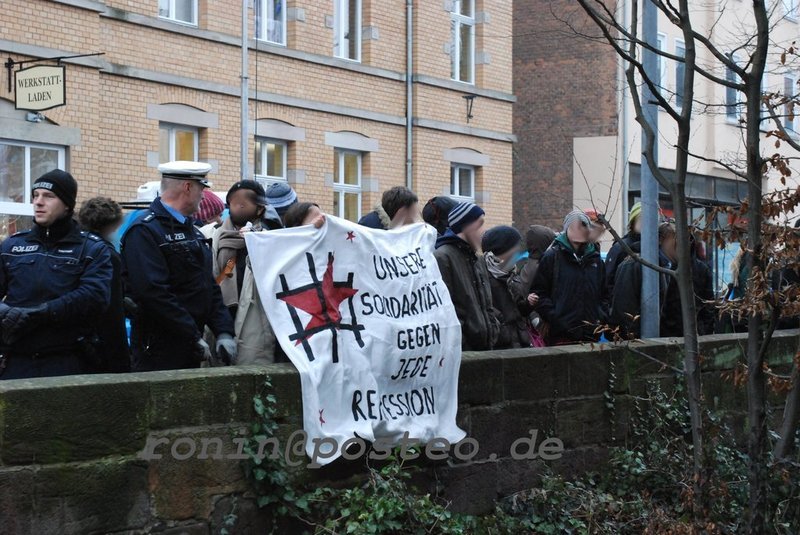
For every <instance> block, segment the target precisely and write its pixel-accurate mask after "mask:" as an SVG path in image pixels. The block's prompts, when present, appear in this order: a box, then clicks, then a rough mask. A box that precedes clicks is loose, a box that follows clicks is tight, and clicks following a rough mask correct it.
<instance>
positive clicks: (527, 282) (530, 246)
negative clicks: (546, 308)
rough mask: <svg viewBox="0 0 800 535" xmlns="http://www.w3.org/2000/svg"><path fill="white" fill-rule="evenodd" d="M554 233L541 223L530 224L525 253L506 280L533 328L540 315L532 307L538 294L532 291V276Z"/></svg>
mask: <svg viewBox="0 0 800 535" xmlns="http://www.w3.org/2000/svg"><path fill="white" fill-rule="evenodd" d="M555 238H556V233H555V232H553V229H551V228H549V227H545V226H542V225H531V226H530V227H529V228H528V232H526V233H525V246H526V249H527V255H526V256H524V257H521V258H520V259H519V260H518V261H517V264H516V265H515V266H514V269H513V270H512V272H511V276H510V277H509V280H508V290H509V291H510V292H511V296H512V297H513V299H514V302H515V303H516V304H517V308H518V309H519V311H520V313H522V314H523V316H525V317H527V318H528V322H529V323H530V325H531V327H533V328H534V329H536V328H538V326H539V323H540V322H541V317H540V316H539V314H538V313H536V310H535V309H534V307H535V306H536V303H538V301H539V296H538V295H536V294H535V293H533V292H532V287H533V278H534V277H535V276H536V271H537V270H538V269H539V262H540V260H541V258H542V255H543V254H544V252H545V251H546V250H547V249H548V248H549V247H550V245H551V244H552V243H553V240H554V239H555Z"/></svg>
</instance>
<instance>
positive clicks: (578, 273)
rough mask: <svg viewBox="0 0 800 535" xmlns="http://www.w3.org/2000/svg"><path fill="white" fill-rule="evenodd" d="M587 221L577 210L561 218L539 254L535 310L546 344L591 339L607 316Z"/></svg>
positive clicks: (600, 272)
mask: <svg viewBox="0 0 800 535" xmlns="http://www.w3.org/2000/svg"><path fill="white" fill-rule="evenodd" d="M590 227H591V221H589V218H588V216H587V215H586V214H585V213H583V212H582V211H580V210H574V211H572V212H570V213H569V214H568V215H567V217H566V218H565V219H564V231H563V232H561V233H560V234H559V235H558V236H556V239H555V241H554V242H553V245H552V246H551V247H550V248H549V249H548V250H547V251H546V252H545V253H544V255H542V259H541V261H540V262H539V269H538V270H537V271H536V276H535V277H534V279H533V293H535V294H536V295H537V296H538V297H539V301H538V303H537V304H536V307H535V308H536V312H538V313H539V315H540V316H541V317H542V319H543V320H544V321H545V322H546V324H547V326H546V328H543V329H542V330H540V332H542V335H543V336H544V338H545V341H546V342H547V344H548V345H562V344H569V343H575V342H592V341H597V340H598V339H599V335H598V334H595V330H596V329H597V327H598V326H600V325H602V324H605V323H606V321H607V319H608V303H607V297H606V293H605V269H604V267H603V260H602V259H601V258H600V253H599V252H598V251H597V246H596V245H595V244H593V243H591V242H589V230H590Z"/></svg>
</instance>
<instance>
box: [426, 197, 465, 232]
mask: <svg viewBox="0 0 800 535" xmlns="http://www.w3.org/2000/svg"><path fill="white" fill-rule="evenodd" d="M456 204H458V203H457V202H456V201H454V200H453V199H451V198H450V197H446V196H444V195H442V196H439V197H432V198H431V199H430V200H429V201H428V203H427V204H426V205H425V207H424V208H423V209H422V219H423V220H424V221H425V222H426V223H427V224H429V225H431V226H432V227H433V228H435V229H436V232H438V233H439V236H441V235H442V234H444V233H445V232H446V231H447V214H449V213H450V210H452V209H453V208H455V206H456Z"/></svg>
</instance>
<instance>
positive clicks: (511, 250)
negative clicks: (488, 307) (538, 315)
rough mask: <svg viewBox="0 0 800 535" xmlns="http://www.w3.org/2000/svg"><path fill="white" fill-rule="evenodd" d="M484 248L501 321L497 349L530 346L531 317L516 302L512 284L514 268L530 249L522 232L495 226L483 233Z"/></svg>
mask: <svg viewBox="0 0 800 535" xmlns="http://www.w3.org/2000/svg"><path fill="white" fill-rule="evenodd" d="M481 248H482V249H483V256H484V258H485V260H486V267H487V269H488V271H489V285H490V286H491V289H492V306H493V308H494V309H495V310H497V312H498V314H499V318H498V319H499V321H500V331H499V334H498V337H497V342H496V343H495V345H494V349H510V348H519V347H530V346H531V337H530V334H529V332H528V325H527V320H526V318H525V316H523V315H522V313H521V312H520V310H519V308H518V307H517V304H516V303H515V302H514V298H513V297H512V295H511V292H510V291H509V287H508V284H509V277H510V275H511V272H512V271H513V269H514V267H515V266H516V265H517V263H518V262H519V261H520V260H522V259H523V258H527V257H528V252H527V251H525V249H524V248H523V246H522V235H521V234H520V233H519V231H518V230H517V229H515V228H514V227H509V226H505V225H501V226H499V227H494V228H492V229H489V230H488V231H486V234H484V235H483V239H482V240H481Z"/></svg>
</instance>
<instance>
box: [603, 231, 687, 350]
mask: <svg viewBox="0 0 800 535" xmlns="http://www.w3.org/2000/svg"><path fill="white" fill-rule="evenodd" d="M632 248H633V250H634V252H636V253H638V252H639V244H638V243H636V244H634V247H632ZM676 258H677V251H676V242H675V226H674V225H673V224H671V223H661V224H660V225H659V226H658V264H659V265H660V266H661V267H663V268H667V269H674V268H675V262H676ZM642 269H644V267H643V266H642V263H641V262H638V261H636V260H634V259H633V258H632V257H631V256H628V257H627V258H626V259H625V261H623V262H622V264H620V266H619V267H618V268H617V275H616V280H615V282H614V293H613V294H612V298H611V319H610V323H611V325H614V326H617V327H619V334H620V336H621V337H622V338H626V339H627V338H639V337H640V336H641V322H640V318H639V316H640V315H641V310H642V302H641V300H642ZM670 286H675V287H676V288H677V284H676V283H675V280H674V279H673V278H672V276H670V275H667V274H664V273H659V274H658V287H659V294H660V296H659V307H660V309H661V312H660V316H661V318H663V317H664V314H663V311H664V310H665V305H666V304H667V292H668V290H669V288H670ZM673 297H674V293H673V294H671V295H670V298H673ZM666 308H667V309H670V308H671V307H666ZM678 318H679V319H680V315H679V316H678Z"/></svg>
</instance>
